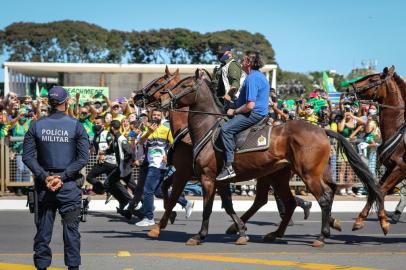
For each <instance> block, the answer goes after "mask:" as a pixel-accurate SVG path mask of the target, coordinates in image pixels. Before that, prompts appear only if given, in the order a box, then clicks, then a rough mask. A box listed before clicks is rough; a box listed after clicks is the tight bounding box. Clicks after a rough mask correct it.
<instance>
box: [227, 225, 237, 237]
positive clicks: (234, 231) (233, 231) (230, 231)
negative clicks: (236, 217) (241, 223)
mask: <svg viewBox="0 0 406 270" xmlns="http://www.w3.org/2000/svg"><path fill="white" fill-rule="evenodd" d="M237 232H238V229H237V226H236V225H235V224H231V226H230V227H228V229H227V231H226V234H230V235H235V234H237Z"/></svg>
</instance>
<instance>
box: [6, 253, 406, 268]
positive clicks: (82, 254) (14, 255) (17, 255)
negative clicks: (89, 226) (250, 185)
mask: <svg viewBox="0 0 406 270" xmlns="http://www.w3.org/2000/svg"><path fill="white" fill-rule="evenodd" d="M150 254H151V253H146V252H144V253H143V252H140V253H130V255H131V256H137V257H140V256H144V255H146V256H147V255H150ZM154 254H167V253H164V252H163V253H154ZM171 254H173V253H171ZM182 254H201V255H211V254H213V252H199V253H182ZM216 254H217V255H310V256H318V255H323V256H328V255H333V256H340V255H343V256H348V255H354V256H355V255H356V256H375V255H385V256H391V255H393V256H397V255H406V251H393V252H390V251H383V252H380V251H370V252H316V251H311V252H302V251H292V252H288V251H274V252H272V251H271V252H249V251H248V252H216ZM80 255H81V256H83V257H106V256H112V257H114V256H117V253H113V252H108V253H107V252H106V253H91V252H90V253H88V252H87V253H86V252H85V253H81V254H80ZM52 256H56V257H62V256H64V255H63V253H52ZM0 257H32V253H0ZM0 270H1V269H0Z"/></svg>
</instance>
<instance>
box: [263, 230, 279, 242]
mask: <svg viewBox="0 0 406 270" xmlns="http://www.w3.org/2000/svg"><path fill="white" fill-rule="evenodd" d="M276 238H277V237H276V234H275V233H273V232H271V233H268V234H267V235H265V236H264V238H263V239H262V241H263V242H264V243H272V242H274V241H275V240H276Z"/></svg>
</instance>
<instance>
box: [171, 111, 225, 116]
mask: <svg viewBox="0 0 406 270" xmlns="http://www.w3.org/2000/svg"><path fill="white" fill-rule="evenodd" d="M170 111H173V112H184V113H196V114H206V115H215V116H228V114H226V113H211V112H205V111H193V110H189V111H188V110H181V109H170Z"/></svg>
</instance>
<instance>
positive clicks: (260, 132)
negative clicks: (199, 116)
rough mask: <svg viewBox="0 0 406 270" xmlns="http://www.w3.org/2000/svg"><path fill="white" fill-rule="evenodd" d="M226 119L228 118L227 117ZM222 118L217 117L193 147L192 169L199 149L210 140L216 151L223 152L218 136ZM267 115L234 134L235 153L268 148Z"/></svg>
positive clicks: (269, 135) (268, 127)
mask: <svg viewBox="0 0 406 270" xmlns="http://www.w3.org/2000/svg"><path fill="white" fill-rule="evenodd" d="M227 120H228V119H227ZM227 120H226V119H224V118H220V119H218V121H217V122H216V123H215V124H214V126H213V127H212V128H210V130H209V131H208V132H207V133H206V134H205V135H204V136H203V138H202V139H201V140H200V141H199V142H198V143H197V144H195V145H194V147H193V171H194V172H195V173H196V171H195V161H196V158H197V156H198V155H199V153H200V151H201V150H202V149H203V148H204V146H205V145H206V144H207V143H208V142H209V141H210V140H211V141H212V143H213V147H214V149H215V150H216V151H219V152H223V150H222V149H224V148H223V143H222V141H221V140H220V138H219V134H220V130H221V126H222V125H223V124H224V123H225V122H226V121H227ZM268 120H269V117H265V118H264V119H263V120H261V121H260V122H259V123H258V124H256V125H254V126H252V127H250V128H248V129H246V130H244V131H242V132H240V133H238V134H237V135H236V136H235V142H236V144H235V146H236V147H235V153H237V154H240V153H248V152H255V151H264V150H267V149H268V148H269V145H270V143H271V142H270V137H271V131H272V126H270V125H268Z"/></svg>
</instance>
